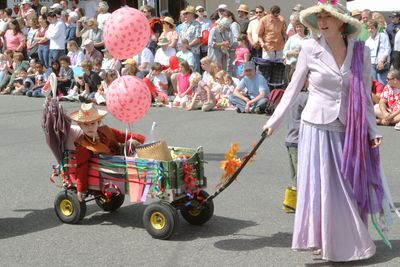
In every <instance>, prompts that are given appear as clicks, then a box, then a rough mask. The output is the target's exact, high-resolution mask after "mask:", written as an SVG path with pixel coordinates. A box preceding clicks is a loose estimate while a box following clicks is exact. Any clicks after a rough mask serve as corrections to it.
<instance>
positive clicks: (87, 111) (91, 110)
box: [69, 103, 107, 123]
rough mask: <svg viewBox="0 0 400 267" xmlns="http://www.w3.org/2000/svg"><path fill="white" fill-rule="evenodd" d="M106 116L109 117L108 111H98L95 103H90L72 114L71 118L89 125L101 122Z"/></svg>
mask: <svg viewBox="0 0 400 267" xmlns="http://www.w3.org/2000/svg"><path fill="white" fill-rule="evenodd" d="M105 115H107V111H105V110H103V109H97V108H96V106H95V105H94V104H93V103H90V104H82V105H81V108H80V109H79V110H77V111H74V112H71V113H70V114H69V117H70V118H71V120H73V121H75V122H82V123H88V122H95V121H99V120H101V119H102V118H103V117H104V116H105Z"/></svg>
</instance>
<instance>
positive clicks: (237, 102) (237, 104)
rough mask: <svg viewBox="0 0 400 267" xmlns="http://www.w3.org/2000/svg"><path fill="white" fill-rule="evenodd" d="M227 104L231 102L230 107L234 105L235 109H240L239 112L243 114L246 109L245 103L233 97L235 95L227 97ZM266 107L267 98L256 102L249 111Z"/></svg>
mask: <svg viewBox="0 0 400 267" xmlns="http://www.w3.org/2000/svg"><path fill="white" fill-rule="evenodd" d="M229 102H231V104H232V105H234V106H235V107H237V108H238V109H240V112H244V109H245V108H246V102H245V101H244V100H243V99H241V98H239V97H237V96H235V95H231V96H230V97H229ZM266 105H267V98H265V97H264V98H261V99H260V100H258V101H257V102H256V103H255V104H253V105H252V106H251V107H250V109H251V110H254V109H255V108H261V109H263V108H265V106H266Z"/></svg>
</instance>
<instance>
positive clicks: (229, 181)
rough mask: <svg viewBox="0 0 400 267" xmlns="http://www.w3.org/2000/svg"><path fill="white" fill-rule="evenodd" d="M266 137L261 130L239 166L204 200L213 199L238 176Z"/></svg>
mask: <svg viewBox="0 0 400 267" xmlns="http://www.w3.org/2000/svg"><path fill="white" fill-rule="evenodd" d="M266 137H267V133H266V132H265V131H263V132H262V133H261V138H260V140H258V142H257V144H256V145H255V146H254V147H253V149H252V150H251V151H250V153H249V154H248V155H247V156H246V157H245V159H244V161H243V162H242V163H241V164H240V166H239V168H237V169H236V171H235V172H234V173H233V174H232V176H231V177H229V179H228V181H227V182H226V183H225V184H223V185H222V186H221V187H220V188H218V190H217V191H215V192H214V194H212V195H210V196H208V197H207V198H206V200H205V201H209V200H212V199H214V198H215V197H216V196H218V195H219V194H220V193H221V192H222V191H224V190H225V189H226V188H227V187H228V186H229V185H230V184H231V183H232V182H233V181H234V180H235V179H236V177H238V175H239V174H240V172H241V171H242V169H243V168H244V166H246V164H247V163H248V162H249V160H250V159H251V158H252V157H253V156H254V154H255V153H256V151H257V149H258V148H259V147H260V146H261V144H262V143H263V142H264V140H265V138H266Z"/></svg>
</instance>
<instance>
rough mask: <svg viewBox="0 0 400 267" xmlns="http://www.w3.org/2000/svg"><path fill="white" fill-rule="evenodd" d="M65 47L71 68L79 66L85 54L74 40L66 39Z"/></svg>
mask: <svg viewBox="0 0 400 267" xmlns="http://www.w3.org/2000/svg"><path fill="white" fill-rule="evenodd" d="M67 49H68V54H67V56H68V57H69V58H70V60H71V68H74V67H78V66H80V65H81V64H82V61H83V60H85V55H84V54H83V51H82V50H81V48H80V47H79V46H78V44H77V43H76V42H75V41H68V43H67Z"/></svg>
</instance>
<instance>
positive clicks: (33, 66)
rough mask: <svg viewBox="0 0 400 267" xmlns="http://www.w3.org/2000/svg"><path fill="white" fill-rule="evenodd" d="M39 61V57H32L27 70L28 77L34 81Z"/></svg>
mask: <svg viewBox="0 0 400 267" xmlns="http://www.w3.org/2000/svg"><path fill="white" fill-rule="evenodd" d="M37 61H38V60H37V58H31V60H29V68H28V70H27V72H28V77H29V78H31V80H32V81H33V80H34V79H35V74H36V63H37Z"/></svg>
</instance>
